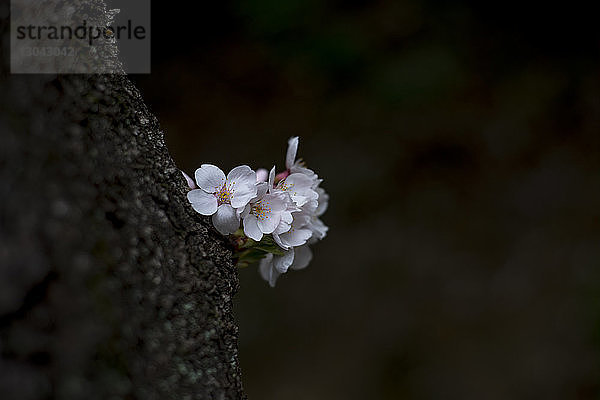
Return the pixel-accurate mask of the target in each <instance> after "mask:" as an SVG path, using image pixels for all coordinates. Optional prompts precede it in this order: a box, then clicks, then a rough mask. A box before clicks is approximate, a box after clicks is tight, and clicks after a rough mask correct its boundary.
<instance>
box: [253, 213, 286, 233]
mask: <svg viewBox="0 0 600 400" xmlns="http://www.w3.org/2000/svg"><path fill="white" fill-rule="evenodd" d="M280 221H281V214H280V213H273V212H271V213H269V214H268V215H267V216H266V218H264V219H259V220H257V223H258V228H259V229H260V231H261V232H262V233H265V234H267V233H273V232H274V231H275V229H277V226H278V225H279V222H280Z"/></svg>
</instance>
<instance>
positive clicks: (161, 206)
mask: <svg viewBox="0 0 600 400" xmlns="http://www.w3.org/2000/svg"><path fill="white" fill-rule="evenodd" d="M32 3H36V2H32ZM57 3H60V2H57ZM69 3H70V4H71V5H73V4H76V5H77V12H76V15H77V13H79V14H83V13H85V14H86V15H87V14H90V15H91V14H94V13H96V15H99V16H100V17H102V15H104V14H103V13H106V7H105V6H104V3H103V1H97V0H81V1H71V2H69ZM1 7H2V10H1V14H0V16H1V17H2V21H1V25H0V30H1V33H2V40H3V43H2V67H1V71H0V74H1V75H0V76H1V80H0V93H1V94H0V132H1V139H0V140H1V141H0V166H1V168H0V398H2V399H4V400H10V399H19V400H29V399H86V400H92V399H144V400H151V399H239V398H244V394H243V392H242V387H241V377H240V371H239V365H238V355H237V326H236V324H235V321H234V317H233V311H232V296H233V295H234V294H235V292H236V291H237V289H238V277H237V271H236V269H235V267H234V265H233V264H232V259H231V252H230V251H229V250H228V249H227V247H226V244H225V241H224V240H223V238H222V237H220V236H219V235H218V233H217V232H216V231H215V230H214V229H213V228H212V227H211V224H210V221H209V220H208V218H206V217H202V216H200V215H199V214H197V213H195V212H194V211H193V210H192V208H191V207H190V206H189V205H188V203H187V200H186V191H187V190H186V189H187V185H186V183H185V180H184V178H183V177H182V175H181V173H180V171H179V170H178V168H177V167H176V165H175V163H174V162H173V160H172V159H171V157H170V156H169V153H168V150H167V148H166V146H165V142H164V138H163V132H162V131H161V130H160V127H159V123H158V121H157V119H156V118H155V117H154V116H153V115H152V114H151V113H150V111H149V110H148V108H147V107H146V105H145V104H144V102H143V100H142V98H141V96H140V93H139V92H138V90H137V89H136V88H135V87H134V85H133V84H132V83H131V82H130V80H129V79H128V78H127V77H126V76H125V75H118V74H104V75H54V76H53V75H10V74H9V71H8V59H9V58H8V56H9V55H8V51H9V50H8V48H9V47H8V19H7V18H8V11H7V5H6V4H3V5H2V6H1ZM106 46H108V47H106V48H105V50H107V51H99V52H98V57H100V61H102V62H104V63H105V65H107V66H110V67H111V68H115V70H118V68H120V66H119V63H118V60H117V59H116V53H115V52H114V51H109V50H110V47H109V46H110V44H106ZM100 50H102V48H100Z"/></svg>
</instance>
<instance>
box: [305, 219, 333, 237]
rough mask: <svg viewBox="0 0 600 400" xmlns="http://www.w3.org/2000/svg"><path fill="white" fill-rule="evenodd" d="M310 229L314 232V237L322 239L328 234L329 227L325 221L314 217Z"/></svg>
mask: <svg viewBox="0 0 600 400" xmlns="http://www.w3.org/2000/svg"><path fill="white" fill-rule="evenodd" d="M310 229H311V230H312V231H313V233H314V237H315V238H317V239H319V240H321V239H323V238H324V237H325V236H327V231H328V230H329V227H328V226H327V225H325V224H324V223H323V221H321V220H320V219H319V218H314V219H313V221H312V222H311V224H310Z"/></svg>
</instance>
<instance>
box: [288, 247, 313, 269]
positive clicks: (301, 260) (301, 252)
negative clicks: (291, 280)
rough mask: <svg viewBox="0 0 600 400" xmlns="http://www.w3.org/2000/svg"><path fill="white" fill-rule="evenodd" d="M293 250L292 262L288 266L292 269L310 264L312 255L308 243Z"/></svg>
mask: <svg viewBox="0 0 600 400" xmlns="http://www.w3.org/2000/svg"><path fill="white" fill-rule="evenodd" d="M294 252H295V255H294V262H293V263H292V265H291V266H290V268H291V269H294V270H299V269H303V268H306V267H307V266H308V264H310V261H311V260H312V257H313V255H312V251H311V250H310V248H309V247H308V245H304V246H300V247H296V248H295V249H294Z"/></svg>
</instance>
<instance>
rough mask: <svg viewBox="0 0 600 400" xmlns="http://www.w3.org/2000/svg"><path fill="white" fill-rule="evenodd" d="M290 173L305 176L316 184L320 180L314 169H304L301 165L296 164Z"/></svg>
mask: <svg viewBox="0 0 600 400" xmlns="http://www.w3.org/2000/svg"><path fill="white" fill-rule="evenodd" d="M290 172H291V173H300V174H304V175H306V176H308V177H309V178H310V179H312V180H313V181H314V182H317V180H318V176H317V174H315V171H313V170H312V169H308V168H305V167H302V166H300V165H299V163H295V164H294V165H292V167H291V168H290Z"/></svg>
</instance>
